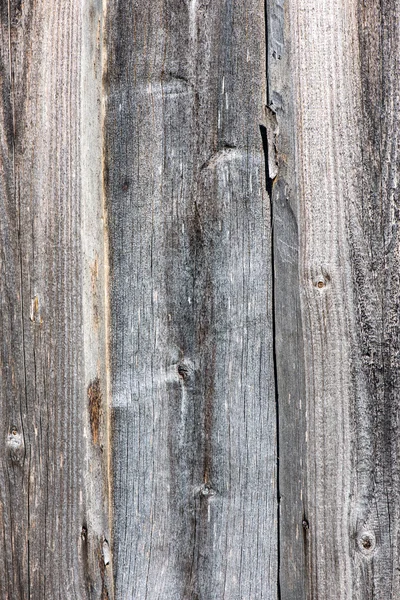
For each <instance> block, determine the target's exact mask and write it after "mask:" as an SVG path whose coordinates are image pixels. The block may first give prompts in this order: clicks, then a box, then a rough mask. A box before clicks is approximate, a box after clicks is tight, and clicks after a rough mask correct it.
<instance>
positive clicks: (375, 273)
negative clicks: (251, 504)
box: [289, 0, 400, 599]
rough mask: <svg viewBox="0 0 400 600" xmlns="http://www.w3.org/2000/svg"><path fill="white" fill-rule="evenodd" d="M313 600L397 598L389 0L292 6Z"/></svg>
mask: <svg viewBox="0 0 400 600" xmlns="http://www.w3.org/2000/svg"><path fill="white" fill-rule="evenodd" d="M289 19H290V23H291V31H292V52H291V55H292V68H293V74H294V78H295V91H296V97H295V106H296V124H297V126H296V162H297V184H298V189H299V204H300V282H301V288H302V313H303V332H304V348H305V365H306V398H307V402H306V414H305V419H306V436H307V438H306V441H307V450H306V458H307V477H306V480H305V482H306V495H305V503H306V515H307V517H306V518H307V520H308V523H309V528H308V529H307V531H306V548H305V549H306V556H305V558H306V568H307V579H308V595H309V597H311V598H326V599H329V598H332V599H333V598H335V599H337V598H341V599H342V598H343V599H344V598H346V599H350V598H352V599H353V598H356V599H361V598H369V599H376V598H379V599H383V598H396V597H398V595H399V593H400V589H399V571H398V541H397V539H398V522H399V521H398V516H399V474H398V467H397V456H398V452H399V426H398V400H399V385H398V374H397V373H398V350H397V346H398V342H397V339H398V297H397V296H398V294H397V289H398V277H399V276H398V266H399V264H398V263H399V250H398V241H397V227H398V217H399V212H398V202H399V200H398V191H397V190H398V183H397V178H398V164H397V152H398V133H397V130H398V124H397V119H398V116H397V115H398V112H399V111H398V108H399V98H400V85H399V78H398V72H399V71H398V67H399V65H398V62H399V59H398V51H399V33H398V32H399V8H398V6H397V4H396V3H395V2H392V1H385V2H374V1H371V2H369V1H368V2H361V1H360V2H356V1H354V0H337V1H335V2H322V3H321V2H313V1H311V2H310V1H308V0H307V2H306V1H304V2H303V0H300V1H296V2H294V3H291V4H290V7H289Z"/></svg>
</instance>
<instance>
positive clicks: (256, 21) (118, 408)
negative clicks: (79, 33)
mask: <svg viewBox="0 0 400 600" xmlns="http://www.w3.org/2000/svg"><path fill="white" fill-rule="evenodd" d="M107 55H108V76H107V82H108V102H107V118H106V146H107V152H108V157H107V164H108V185H107V199H108V207H109V227H110V249H111V254H110V256H111V315H112V338H111V339H112V349H113V357H112V397H113V407H114V408H113V438H112V439H113V471H114V494H115V495H114V515H115V519H114V551H115V556H114V560H115V575H116V597H117V598H119V599H126V598H141V599H145V598H148V599H150V598H151V599H154V600H155V599H157V598H159V599H161V598H162V599H163V600H172V599H173V598H176V599H178V598H182V599H183V598H193V599H194V598H207V599H210V600H211V599H218V600H219V599H221V598H226V599H228V598H229V599H230V600H235V599H237V600H238V599H239V598H268V599H271V600H275V599H276V598H277V552H276V544H277V534H276V531H277V522H276V521H277V489H276V450H275V442H276V432H275V429H276V415H275V393H274V384H273V379H274V374H273V343H272V280H271V231H270V223H271V215H270V202H269V198H268V195H267V193H266V191H265V190H266V182H265V164H264V156H263V147H262V139H261V134H260V125H264V126H265V112H264V106H265V103H266V89H265V27H264V5H263V2H260V1H259V0H250V1H249V2H246V3H243V2H239V1H237V2H220V3H209V2H202V1H200V2H197V1H194V0H193V1H191V2H187V3H185V2H177V1H175V0H170V1H168V2H166V3H165V2H159V1H158V2H152V3H151V4H149V3H144V2H139V3H134V2H115V3H113V4H112V5H111V4H110V5H109V7H108V26H107Z"/></svg>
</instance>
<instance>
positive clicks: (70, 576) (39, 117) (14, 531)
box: [0, 1, 109, 600]
mask: <svg viewBox="0 0 400 600" xmlns="http://www.w3.org/2000/svg"><path fill="white" fill-rule="evenodd" d="M96 6H97V5H96V4H92V3H88V4H87V6H85V7H84V8H82V4H81V3H80V2H75V1H70V2H55V3H52V4H51V5H50V4H48V3H46V2H41V1H39V2H31V1H26V2H24V3H21V2H18V1H11V2H8V3H7V2H3V3H2V4H1V8H0V36H1V43H0V61H1V63H0V84H1V101H0V115H1V117H0V127H1V136H0V139H1V154H0V203H1V204H0V214H1V218H0V302H1V309H0V338H1V350H0V373H1V375H0V377H1V380H0V424H1V440H2V443H1V444H0V465H1V469H0V519H1V558H0V597H1V598H4V599H6V598H9V599H10V600H11V599H12V600H19V599H25V598H26V599H27V598H32V599H35V600H36V599H41V598H46V599H49V600H50V599H55V598H76V599H81V598H89V597H90V598H102V599H104V598H107V597H108V593H107V586H108V575H107V570H109V567H106V566H105V562H107V560H108V558H107V557H108V551H107V543H105V540H107V541H108V539H109V526H108V511H107V504H108V492H107V484H106V481H107V464H106V463H107V461H106V460H105V456H106V455H107V429H106V418H105V416H106V415H105V410H104V400H103V399H105V397H106V386H105V350H104V337H105V336H104V316H103V315H104V284H103V280H104V277H103V275H102V273H103V271H104V259H103V256H104V249H103V246H104V242H103V233H102V221H101V216H102V205H101V201H102V198H101V154H100V153H101V143H99V140H100V131H101V129H100V128H101V114H100V109H101V105H100V103H99V100H100V96H99V93H100V86H101V70H102V65H101V60H100V59H101V46H100V44H101V7H98V8H97V7H96ZM96 77H97V79H96ZM93 143H95V144H97V148H96V147H94V148H93V147H92V145H93ZM96 261H97V263H96ZM92 285H93V288H92ZM96 315H97V316H96ZM89 412H90V414H89ZM91 423H92V432H91ZM101 445H103V451H102V448H101ZM104 557H105V558H106V561H105V560H104Z"/></svg>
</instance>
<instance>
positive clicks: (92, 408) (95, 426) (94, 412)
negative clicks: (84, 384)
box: [87, 377, 103, 445]
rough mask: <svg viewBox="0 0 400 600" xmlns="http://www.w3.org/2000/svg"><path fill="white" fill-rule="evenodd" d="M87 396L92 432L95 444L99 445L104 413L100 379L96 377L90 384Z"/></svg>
mask: <svg viewBox="0 0 400 600" xmlns="http://www.w3.org/2000/svg"><path fill="white" fill-rule="evenodd" d="M87 395H88V400H89V418H90V430H91V432H92V440H93V444H94V445H97V444H98V441H99V430H100V424H101V420H102V413H103V411H102V393H101V386H100V379H99V378H98V377H96V379H94V381H92V382H91V383H90V384H89V387H88V389H87Z"/></svg>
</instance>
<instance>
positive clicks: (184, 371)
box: [178, 365, 189, 379]
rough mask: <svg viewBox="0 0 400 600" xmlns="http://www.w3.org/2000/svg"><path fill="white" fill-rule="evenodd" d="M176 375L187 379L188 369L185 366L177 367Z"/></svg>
mask: <svg viewBox="0 0 400 600" xmlns="http://www.w3.org/2000/svg"><path fill="white" fill-rule="evenodd" d="M178 375H179V377H181V378H182V379H187V377H188V375H189V369H188V368H187V367H186V366H185V365H178Z"/></svg>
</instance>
